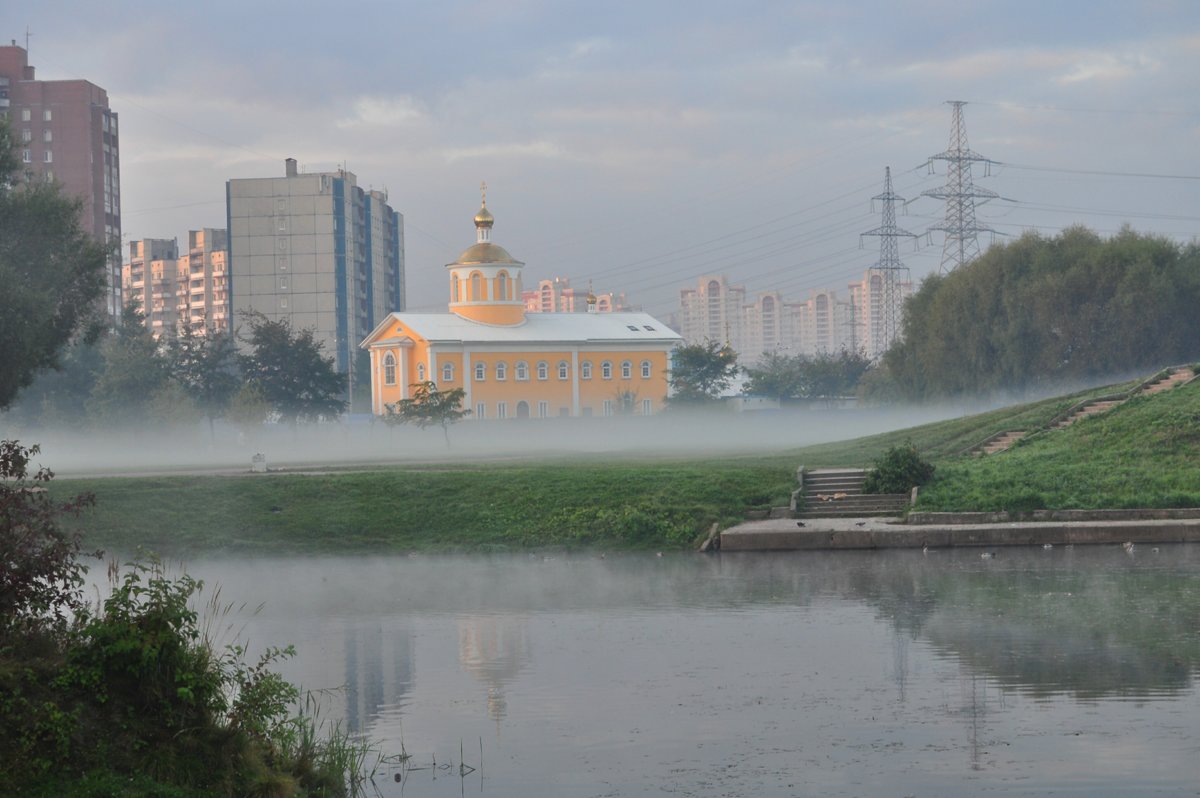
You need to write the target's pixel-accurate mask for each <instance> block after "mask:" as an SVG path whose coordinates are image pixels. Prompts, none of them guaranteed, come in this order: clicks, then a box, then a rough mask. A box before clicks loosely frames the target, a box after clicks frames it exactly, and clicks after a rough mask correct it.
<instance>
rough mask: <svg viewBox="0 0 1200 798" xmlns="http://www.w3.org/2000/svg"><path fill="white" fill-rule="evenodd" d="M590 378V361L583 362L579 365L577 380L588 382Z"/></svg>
mask: <svg viewBox="0 0 1200 798" xmlns="http://www.w3.org/2000/svg"><path fill="white" fill-rule="evenodd" d="M591 378H592V361H590V360H585V361H583V362H582V363H580V364H579V379H581V380H590V379H591Z"/></svg>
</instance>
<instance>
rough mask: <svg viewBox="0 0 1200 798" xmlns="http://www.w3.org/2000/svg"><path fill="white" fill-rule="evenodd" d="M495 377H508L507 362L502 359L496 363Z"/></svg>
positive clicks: (499, 378) (500, 378)
mask: <svg viewBox="0 0 1200 798" xmlns="http://www.w3.org/2000/svg"><path fill="white" fill-rule="evenodd" d="M496 379H498V380H507V379H508V364H507V363H505V362H504V361H503V360H502V361H500V362H499V363H497V364H496Z"/></svg>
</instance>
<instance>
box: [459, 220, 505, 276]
mask: <svg viewBox="0 0 1200 798" xmlns="http://www.w3.org/2000/svg"><path fill="white" fill-rule="evenodd" d="M488 217H489V218H490V217H491V214H488ZM475 218H476V219H478V218H479V217H478V216H477V217H475ZM455 263H461V264H475V263H515V264H518V265H519V264H520V261H518V260H515V259H514V258H513V256H512V255H509V254H508V250H506V249H505V248H504V247H502V246H500V245H499V244H493V243H492V242H490V241H485V242H482V243H480V244H475V245H474V246H472V247H470V248H469V249H465V250H463V253H462V254H461V255H459V256H458V260H457V261H455Z"/></svg>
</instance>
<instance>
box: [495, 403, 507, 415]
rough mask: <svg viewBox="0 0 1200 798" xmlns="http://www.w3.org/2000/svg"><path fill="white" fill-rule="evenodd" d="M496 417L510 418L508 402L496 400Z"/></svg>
mask: <svg viewBox="0 0 1200 798" xmlns="http://www.w3.org/2000/svg"><path fill="white" fill-rule="evenodd" d="M496 418H508V402H496Z"/></svg>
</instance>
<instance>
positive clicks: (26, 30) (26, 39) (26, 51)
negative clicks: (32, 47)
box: [25, 25, 33, 55]
mask: <svg viewBox="0 0 1200 798" xmlns="http://www.w3.org/2000/svg"><path fill="white" fill-rule="evenodd" d="M32 35H33V34H32V33H30V32H29V26H28V25H26V26H25V54H26V55H29V37H30V36H32Z"/></svg>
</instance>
